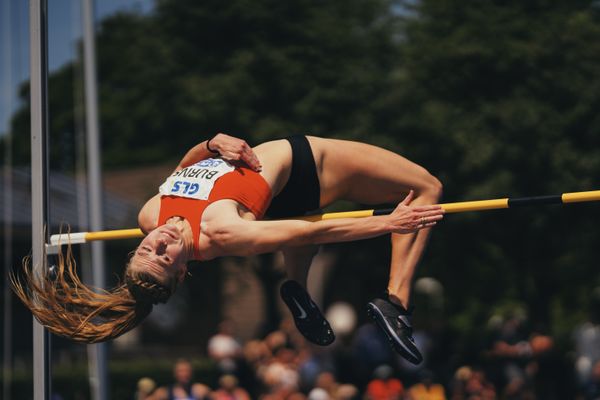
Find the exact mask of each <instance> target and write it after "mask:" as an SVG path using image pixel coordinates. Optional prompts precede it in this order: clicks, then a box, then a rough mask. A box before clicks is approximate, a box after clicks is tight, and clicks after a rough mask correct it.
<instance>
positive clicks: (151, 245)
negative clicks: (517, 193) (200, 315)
mask: <svg viewBox="0 0 600 400" xmlns="http://www.w3.org/2000/svg"><path fill="white" fill-rule="evenodd" d="M441 190H442V185H441V183H440V182H439V181H438V180H437V179H436V178H435V177H434V176H432V175H431V174H430V173H429V172H427V171H426V170H425V169H424V168H423V167H421V166H419V165H417V164H415V163H413V162H411V161H409V160H407V159H406V158H404V157H401V156H399V155H397V154H395V153H392V152H390V151H388V150H384V149H382V148H378V147H375V146H372V145H368V144H364V143H359V142H352V141H345V140H335V139H326V138H320V137H314V136H292V137H288V138H286V139H281V140H273V141H270V142H266V143H263V144H260V145H259V146H256V147H254V148H250V146H248V145H247V144H246V142H244V141H243V140H240V139H237V138H234V137H231V136H228V135H225V134H218V135H216V136H215V137H213V138H212V139H210V140H208V141H203V142H201V143H199V144H198V145H196V146H194V147H193V148H191V149H190V150H189V151H188V152H187V153H186V154H185V156H184V157H183V159H182V160H181V161H180V163H179V165H178V166H177V168H176V169H175V171H174V172H173V173H172V175H171V176H169V177H168V178H167V179H166V180H165V182H164V183H163V184H162V185H161V186H160V188H159V193H158V194H156V195H155V196H154V197H152V198H151V199H150V200H148V202H147V203H146V204H145V205H144V206H143V207H142V209H141V211H140V213H139V225H140V228H141V229H142V230H143V231H144V232H145V233H146V234H147V235H146V237H145V238H144V239H143V240H142V241H141V243H140V245H139V246H138V247H137V249H136V250H135V251H134V252H133V256H132V257H131V259H130V262H129V264H128V265H127V267H126V270H125V274H124V283H123V284H121V285H120V286H118V287H116V288H114V289H112V290H110V291H103V292H99V291H97V290H92V289H91V288H88V287H86V286H85V285H84V284H82V283H81V281H80V280H79V278H78V277H77V274H76V273H75V263H74V261H73V258H72V256H71V255H70V252H69V253H68V255H67V257H62V256H61V257H60V260H59V265H58V268H57V271H55V272H54V273H50V272H48V273H46V274H45V275H44V276H43V277H42V279H39V278H38V277H37V276H36V275H35V274H33V273H32V271H31V267H30V266H27V265H26V268H25V278H24V281H21V280H19V279H16V278H13V287H14V288H15V291H16V293H17V295H18V296H19V297H20V299H21V300H22V301H23V302H24V303H25V304H26V305H27V306H28V307H29V308H30V309H31V310H32V312H33V314H34V315H35V317H36V318H37V319H38V320H39V321H40V322H41V323H42V324H43V325H44V326H46V327H47V328H48V329H49V330H50V331H51V332H53V333H55V334H58V335H61V336H66V337H69V338H71V339H73V340H77V341H82V342H88V343H95V342H100V341H104V340H109V339H112V338H115V337H117V336H119V335H121V334H123V333H125V332H127V331H129V330H130V329H132V328H134V327H135V326H137V325H138V324H139V323H140V322H141V321H142V320H143V319H144V318H145V317H146V316H147V315H148V314H149V313H150V311H151V310H152V306H153V304H157V303H164V302H166V301H167V300H168V299H169V297H170V296H171V294H172V293H173V292H174V291H175V289H176V287H177V285H178V284H179V283H180V282H181V281H182V280H183V279H184V277H185V275H186V272H187V265H186V262H187V261H190V260H199V261H204V260H210V259H213V258H215V257H220V256H229V255H232V256H247V255H253V254H261V253H268V252H275V251H282V252H283V255H284V259H285V264H286V270H287V274H288V280H287V281H286V282H284V283H283V285H282V286H281V296H282V298H283V300H284V302H285V303H286V305H287V306H288V307H289V308H290V311H291V312H292V315H293V317H294V320H295V323H296V326H297V327H298V330H299V331H300V332H301V333H302V334H303V335H304V336H305V337H306V338H307V339H308V340H309V341H311V342H313V343H316V344H319V345H328V344H330V343H331V342H333V340H334V338H335V336H334V333H333V332H332V330H331V327H330V326H329V323H328V322H327V321H326V320H325V318H324V317H323V315H322V314H321V311H320V310H319V308H318V307H317V306H316V305H315V304H314V302H313V301H312V300H311V298H310V295H309V294H308V292H307V291H306V278H307V275H308V269H309V267H310V264H311V260H312V258H313V256H314V255H315V254H316V251H317V248H318V245H319V244H322V243H333V242H345V241H354V240H360V239H366V238H371V237H375V236H379V235H384V234H388V233H390V234H391V244H392V256H391V266H390V279H389V283H388V286H387V292H386V294H385V295H383V296H381V297H377V298H375V299H373V300H372V301H370V302H369V303H368V305H367V311H368V313H369V315H370V316H371V318H373V320H374V321H375V322H376V324H377V325H378V326H379V328H381V329H382V330H383V332H385V334H386V335H387V337H388V338H389V339H390V341H391V343H392V345H393V347H394V349H395V350H396V351H397V352H398V353H399V354H401V355H402V356H403V357H404V358H406V359H407V360H409V361H410V362H412V363H415V364H417V363H420V362H421V361H422V356H421V354H420V352H419V350H418V348H417V347H416V345H415V342H414V340H413V337H412V327H411V324H410V319H409V311H408V305H409V297H410V290H411V281H412V277H413V274H414V272H415V268H416V266H417V263H418V262H419V259H420V258H421V255H422V253H423V250H424V248H425V244H426V241H427V237H428V235H429V232H430V228H431V227H433V226H434V225H435V224H436V223H437V222H438V221H439V220H441V219H442V217H443V213H444V211H443V210H442V208H441V207H440V206H437V205H433V204H436V203H437V202H438V200H439V198H440V195H441ZM336 200H350V201H355V202H358V203H362V204H382V203H392V202H395V203H399V204H398V206H397V207H396V208H395V210H394V211H393V212H392V213H391V214H389V215H383V216H372V217H367V218H360V219H357V218H345V219H332V220H323V221H317V222H307V221H303V220H298V219H293V218H292V219H290V217H295V216H300V215H304V214H306V213H308V212H311V211H313V212H314V211H315V210H319V209H320V208H322V207H325V206H327V205H329V204H331V203H333V202H335V201H336ZM283 218H288V219H283Z"/></svg>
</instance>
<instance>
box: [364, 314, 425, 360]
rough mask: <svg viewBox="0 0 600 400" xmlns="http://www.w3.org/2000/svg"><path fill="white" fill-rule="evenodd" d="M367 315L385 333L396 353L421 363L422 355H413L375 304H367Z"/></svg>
mask: <svg viewBox="0 0 600 400" xmlns="http://www.w3.org/2000/svg"><path fill="white" fill-rule="evenodd" d="M367 316H368V317H369V318H371V319H372V320H373V321H374V322H375V323H376V324H377V326H379V328H380V329H381V330H382V331H383V333H385V336H386V337H387V339H388V341H389V342H390V345H391V346H392V348H393V349H394V350H395V351H396V352H397V353H399V354H400V355H401V356H402V357H404V358H405V359H406V360H407V361H409V362H411V363H413V364H415V365H418V364H420V363H421V361H423V357H422V356H421V357H417V356H414V355H413V354H412V351H411V350H410V349H409V348H407V347H406V346H405V345H404V343H402V340H401V339H400V338H399V337H398V335H396V334H395V333H394V328H393V327H391V326H390V325H389V324H388V322H387V320H386V319H385V316H384V315H383V313H382V312H381V311H380V310H379V308H378V307H377V306H376V305H375V304H373V303H369V304H367Z"/></svg>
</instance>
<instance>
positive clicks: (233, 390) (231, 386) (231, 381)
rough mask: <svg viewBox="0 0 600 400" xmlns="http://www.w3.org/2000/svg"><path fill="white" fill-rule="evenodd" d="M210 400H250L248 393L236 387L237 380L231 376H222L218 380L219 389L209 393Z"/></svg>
mask: <svg viewBox="0 0 600 400" xmlns="http://www.w3.org/2000/svg"><path fill="white" fill-rule="evenodd" d="M210 399H211V400H250V395H249V394H248V392H247V391H246V390H245V389H243V388H241V387H239V386H238V380H237V378H236V377H235V376H233V375H223V376H221V378H219V388H218V389H217V390H215V391H214V392H212V393H211V395H210Z"/></svg>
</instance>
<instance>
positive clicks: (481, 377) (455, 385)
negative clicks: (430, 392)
mask: <svg viewBox="0 0 600 400" xmlns="http://www.w3.org/2000/svg"><path fill="white" fill-rule="evenodd" d="M450 386H451V390H450V392H451V394H450V399H451V400H463V399H466V400H495V399H496V398H497V396H496V388H495V387H494V385H493V384H492V383H491V382H490V381H488V380H487V378H486V376H485V373H484V372H483V370H480V369H477V368H471V367H469V366H462V367H460V368H458V369H457V370H456V372H455V373H454V378H453V379H452V383H451V385H450Z"/></svg>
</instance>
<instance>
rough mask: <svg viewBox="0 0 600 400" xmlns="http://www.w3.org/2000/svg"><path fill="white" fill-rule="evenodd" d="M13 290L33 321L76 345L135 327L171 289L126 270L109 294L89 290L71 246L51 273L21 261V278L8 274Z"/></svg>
mask: <svg viewBox="0 0 600 400" xmlns="http://www.w3.org/2000/svg"><path fill="white" fill-rule="evenodd" d="M10 281H11V285H12V288H13V290H14V291H15V293H16V294H17V296H18V297H19V298H20V299H21V301H22V302H23V303H24V304H25V305H26V306H27V307H28V308H29V309H30V310H31V312H32V313H33V315H34V316H35V318H36V319H37V320H38V321H39V322H40V323H41V324H42V325H44V326H45V327H46V328H48V330H49V331H50V332H52V333H54V334H56V335H59V336H64V337H67V338H70V339H72V340H75V341H78V342H85V343H97V342H103V341H106V340H110V339H114V338H116V337H118V336H120V335H122V334H124V333H125V332H128V331H129V330H131V329H133V328H135V327H136V326H137V325H139V324H140V322H142V321H143V320H144V318H146V316H148V314H150V312H151V311H152V306H153V305H154V304H157V303H165V302H166V301H167V300H168V299H169V297H170V296H171V292H172V290H171V288H174V287H175V285H172V284H168V285H164V284H161V283H160V282H158V280H156V279H155V278H154V277H153V276H151V275H150V274H148V273H144V272H139V271H137V272H136V271H133V270H132V269H131V268H129V266H128V267H127V268H126V270H125V276H124V283H121V284H120V285H118V286H117V287H116V288H113V289H111V290H102V289H93V288H91V287H89V286H87V285H85V284H83V283H82V282H81V280H80V279H79V277H78V276H77V272H76V264H75V258H74V257H73V252H72V250H71V246H70V245H69V246H67V253H66V255H63V254H62V252H60V253H59V254H58V263H57V265H56V267H55V268H53V269H52V270H50V269H46V270H45V271H41V272H39V273H38V272H36V271H33V267H32V265H31V258H30V257H26V258H25V259H24V260H23V274H22V277H19V276H18V275H17V274H14V273H11V274H10Z"/></svg>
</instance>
